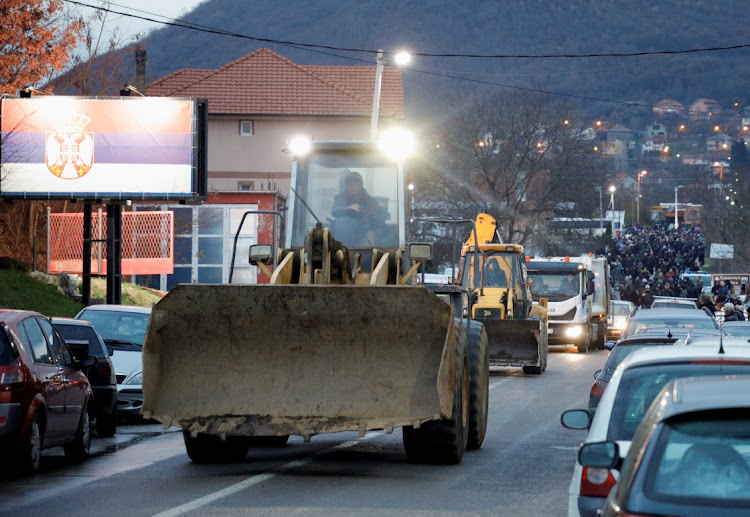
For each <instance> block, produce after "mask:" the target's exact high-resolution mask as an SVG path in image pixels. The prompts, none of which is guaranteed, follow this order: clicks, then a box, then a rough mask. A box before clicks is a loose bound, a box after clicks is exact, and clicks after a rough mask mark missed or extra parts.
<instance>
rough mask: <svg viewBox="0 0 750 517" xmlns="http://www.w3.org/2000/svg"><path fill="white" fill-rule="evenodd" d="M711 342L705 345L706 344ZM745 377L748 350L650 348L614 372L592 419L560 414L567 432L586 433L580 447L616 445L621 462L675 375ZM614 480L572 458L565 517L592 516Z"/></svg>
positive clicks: (583, 413) (580, 413) (614, 474)
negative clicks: (643, 420) (647, 415)
mask: <svg viewBox="0 0 750 517" xmlns="http://www.w3.org/2000/svg"><path fill="white" fill-rule="evenodd" d="M709 343H710V342H709ZM734 374H750V347H745V346H742V347H740V346H736V345H735V346H731V345H730V344H729V343H726V344H724V346H723V347H720V345H719V339H718V338H716V339H715V340H714V341H713V343H712V344H702V345H693V344H691V345H689V346H667V347H661V346H660V347H649V348H644V349H641V350H637V351H635V352H633V353H632V354H631V355H630V356H628V357H627V358H626V359H625V360H624V361H623V362H622V363H621V364H620V366H618V367H617V370H615V373H614V375H613V376H612V379H611V380H610V381H609V385H608V386H607V389H606V390H604V394H603V395H602V398H601V400H600V401H599V405H598V406H597V409H596V413H595V415H594V417H593V419H592V418H591V416H590V413H589V412H588V411H587V410H585V409H574V410H569V411H566V412H564V413H563V415H562V419H561V420H562V423H563V425H564V426H565V427H568V428H571V429H586V428H588V429H589V434H588V436H587V437H586V439H585V440H584V443H590V442H604V441H616V442H617V444H618V446H619V449H620V456H621V457H622V458H624V457H625V456H626V455H627V452H628V449H629V448H630V443H631V440H632V439H633V434H634V433H635V430H636V428H637V427H638V424H639V423H640V421H641V419H642V418H643V416H644V414H645V413H646V411H647V410H648V408H649V406H650V405H651V402H653V400H654V398H656V396H657V395H658V394H659V391H660V390H661V389H662V388H663V387H664V385H665V384H666V383H667V382H670V381H672V380H674V379H676V378H679V377H699V376H707V375H734ZM618 478H619V472H618V471H617V470H614V469H612V470H610V469H600V468H584V467H583V466H581V464H580V463H579V462H578V461H577V460H576V465H575V468H574V470H573V479H572V480H571V482H570V487H569V489H568V515H569V516H579V515H580V516H593V515H596V514H597V511H598V510H599V509H601V508H602V507H603V506H604V502H605V500H606V498H607V495H608V494H609V491H610V489H611V488H612V487H613V486H614V485H615V483H616V482H617V479H618Z"/></svg>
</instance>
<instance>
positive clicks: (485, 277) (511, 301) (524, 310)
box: [459, 214, 548, 375]
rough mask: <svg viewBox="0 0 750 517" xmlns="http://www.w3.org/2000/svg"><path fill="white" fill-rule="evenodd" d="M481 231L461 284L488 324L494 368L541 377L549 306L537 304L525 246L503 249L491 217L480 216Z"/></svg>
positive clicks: (465, 256) (467, 250) (471, 244)
mask: <svg viewBox="0 0 750 517" xmlns="http://www.w3.org/2000/svg"><path fill="white" fill-rule="evenodd" d="M476 227H477V232H476V233H477V235H478V236H479V244H478V245H477V244H476V241H475V240H474V238H473V236H472V237H470V238H469V239H468V240H467V241H466V243H465V244H464V246H463V250H462V261H463V263H462V267H461V271H460V273H459V281H460V283H461V284H462V285H463V286H464V287H466V288H467V289H470V290H472V292H473V294H474V304H473V307H472V310H473V313H472V317H473V318H474V319H477V320H478V321H481V322H482V323H484V327H485V331H486V332H487V338H488V340H489V356H490V365H491V366H521V367H523V371H524V373H527V374H536V375H538V374H541V373H542V372H543V371H544V370H545V369H546V368H547V356H548V346H547V310H546V303H545V302H546V301H544V300H543V301H542V302H541V303H539V304H534V303H533V300H532V296H531V291H530V290H529V287H530V285H532V284H531V282H530V281H529V280H527V275H526V263H525V258H524V251H523V246H520V245H518V244H502V243H501V242H500V238H499V237H498V235H497V231H496V221H495V219H494V218H493V217H492V216H490V215H488V214H479V215H478V216H477V218H476ZM476 252H478V256H479V258H478V259H477V258H476ZM477 260H478V261H479V264H478V265H479V267H478V268H474V264H475V263H476V261H477ZM477 271H479V274H477V273H476V272H477Z"/></svg>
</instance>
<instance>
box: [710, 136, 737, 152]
mask: <svg viewBox="0 0 750 517" xmlns="http://www.w3.org/2000/svg"><path fill="white" fill-rule="evenodd" d="M736 142H737V140H736V139H735V138H732V137H731V136H727V135H725V134H724V133H719V134H718V135H714V136H712V137H711V138H707V139H706V152H709V153H710V152H720V153H729V152H731V151H732V145H734V144H735V143H736Z"/></svg>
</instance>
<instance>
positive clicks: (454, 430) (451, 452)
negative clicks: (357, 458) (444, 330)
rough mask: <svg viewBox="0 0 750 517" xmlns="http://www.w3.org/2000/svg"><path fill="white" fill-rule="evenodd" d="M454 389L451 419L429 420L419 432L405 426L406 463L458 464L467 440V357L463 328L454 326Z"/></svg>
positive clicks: (418, 429) (417, 429)
mask: <svg viewBox="0 0 750 517" xmlns="http://www.w3.org/2000/svg"><path fill="white" fill-rule="evenodd" d="M455 335H456V386H455V393H454V396H453V411H452V414H451V418H446V419H442V420H431V421H429V422H425V423H424V424H422V425H421V426H419V428H416V429H415V428H414V427H412V426H405V427H404V428H403V434H404V448H405V449H406V456H407V458H408V459H409V461H411V462H413V463H433V464H444V465H455V464H457V463H461V458H463V455H464V451H465V450H466V444H467V441H468V438H469V433H468V427H469V357H468V354H467V345H466V334H465V332H464V330H463V326H462V325H459V324H456V328H455Z"/></svg>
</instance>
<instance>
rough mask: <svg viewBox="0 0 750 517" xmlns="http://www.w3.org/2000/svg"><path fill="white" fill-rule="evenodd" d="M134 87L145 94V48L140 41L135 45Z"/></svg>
mask: <svg viewBox="0 0 750 517" xmlns="http://www.w3.org/2000/svg"><path fill="white" fill-rule="evenodd" d="M135 87H136V88H137V89H138V91H139V92H141V93H142V94H144V95H146V49H145V48H141V45H140V43H138V44H136V46H135Z"/></svg>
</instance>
